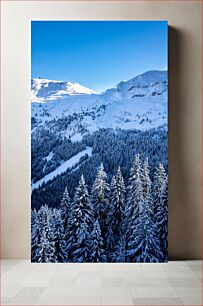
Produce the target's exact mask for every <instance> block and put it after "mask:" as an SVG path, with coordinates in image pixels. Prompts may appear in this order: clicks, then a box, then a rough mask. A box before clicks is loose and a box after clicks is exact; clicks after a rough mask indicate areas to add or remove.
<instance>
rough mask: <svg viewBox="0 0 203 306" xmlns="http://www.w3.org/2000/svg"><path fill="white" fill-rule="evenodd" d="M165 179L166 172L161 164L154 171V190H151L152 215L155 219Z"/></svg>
mask: <svg viewBox="0 0 203 306" xmlns="http://www.w3.org/2000/svg"><path fill="white" fill-rule="evenodd" d="M166 179H167V175H166V171H165V169H164V166H163V164H162V163H160V164H159V166H158V167H157V168H156V170H155V174H154V188H153V198H154V213H155V218H156V215H157V209H158V207H159V206H160V205H161V202H162V188H163V186H164V185H165V182H166Z"/></svg>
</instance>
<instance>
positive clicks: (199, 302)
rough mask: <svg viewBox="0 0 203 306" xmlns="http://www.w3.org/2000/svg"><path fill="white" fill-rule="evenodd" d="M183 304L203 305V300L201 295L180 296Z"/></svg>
mask: <svg viewBox="0 0 203 306" xmlns="http://www.w3.org/2000/svg"><path fill="white" fill-rule="evenodd" d="M181 300H182V302H183V305H190V306H196V305H203V301H202V298H201V297H189V298H188V297H182V298H181Z"/></svg>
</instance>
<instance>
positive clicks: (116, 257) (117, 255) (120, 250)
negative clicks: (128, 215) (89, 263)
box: [112, 233, 126, 262]
mask: <svg viewBox="0 0 203 306" xmlns="http://www.w3.org/2000/svg"><path fill="white" fill-rule="evenodd" d="M125 244H126V238H125V233H123V234H121V236H120V237H119V240H118V242H117V244H116V247H115V250H114V253H113V255H112V261H113V262H125Z"/></svg>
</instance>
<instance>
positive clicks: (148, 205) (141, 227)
mask: <svg viewBox="0 0 203 306" xmlns="http://www.w3.org/2000/svg"><path fill="white" fill-rule="evenodd" d="M142 186H143V199H142V201H141V202H140V203H139V216H138V218H137V222H135V223H134V224H133V227H132V233H133V234H132V237H134V239H132V238H131V240H130V242H129V244H128V247H129V249H128V252H127V254H128V255H129V256H130V258H131V260H132V261H135V262H160V261H163V254H162V251H161V246H160V240H159V237H158V235H157V226H156V223H155V222H154V210H153V205H152V197H151V186H152V183H151V179H150V176H149V165H148V159H146V160H145V162H144V169H143V175H142Z"/></svg>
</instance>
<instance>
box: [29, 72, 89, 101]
mask: <svg viewBox="0 0 203 306" xmlns="http://www.w3.org/2000/svg"><path fill="white" fill-rule="evenodd" d="M31 90H32V97H31V102H38V103H45V102H47V101H55V100H61V99H64V98H67V97H68V96H73V95H82V94H87V95H90V94H95V92H94V91H93V90H91V89H89V88H87V87H85V86H82V85H80V84H79V83H74V82H70V81H69V82H64V81H58V80H49V79H44V78H33V79H32V80H31Z"/></svg>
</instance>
